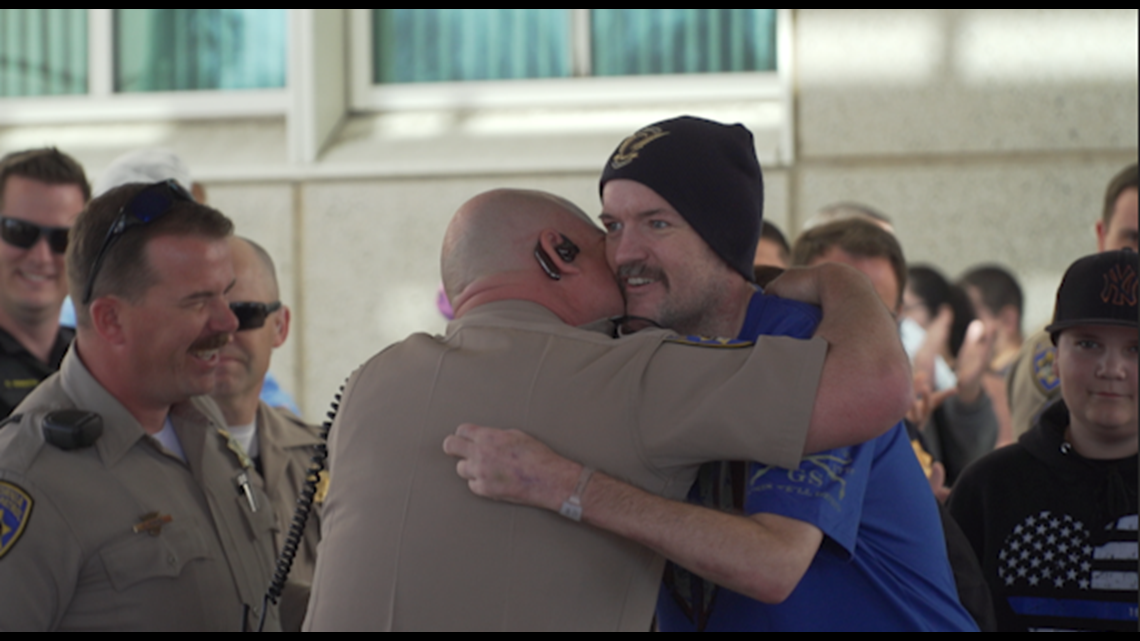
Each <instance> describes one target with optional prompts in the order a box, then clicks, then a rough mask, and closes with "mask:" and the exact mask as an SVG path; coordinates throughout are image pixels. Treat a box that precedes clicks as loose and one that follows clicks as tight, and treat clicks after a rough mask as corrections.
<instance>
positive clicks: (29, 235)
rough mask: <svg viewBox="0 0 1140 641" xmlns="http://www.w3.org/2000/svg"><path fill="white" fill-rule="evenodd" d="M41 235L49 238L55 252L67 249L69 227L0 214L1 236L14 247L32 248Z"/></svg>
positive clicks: (59, 252) (58, 252)
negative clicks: (36, 222) (42, 223)
mask: <svg viewBox="0 0 1140 641" xmlns="http://www.w3.org/2000/svg"><path fill="white" fill-rule="evenodd" d="M41 236H42V237H44V238H46V239H47V243H48V247H50V248H51V250H52V252H53V253H56V254H62V253H64V252H65V251H67V227H44V226H43V225H37V224H35V223H30V222H28V221H26V220H20V219H19V218H8V217H7V216H0V238H3V239H4V242H6V243H8V244H9V245H11V246H13V247H19V248H20V249H31V248H32V246H34V245H35V244H36V243H37V242H39V240H40V237H41Z"/></svg>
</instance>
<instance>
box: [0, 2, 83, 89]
mask: <svg viewBox="0 0 1140 641" xmlns="http://www.w3.org/2000/svg"><path fill="white" fill-rule="evenodd" d="M83 93H87V10H86V9H0V98H15V97H25V96H59V95H67V94H83Z"/></svg>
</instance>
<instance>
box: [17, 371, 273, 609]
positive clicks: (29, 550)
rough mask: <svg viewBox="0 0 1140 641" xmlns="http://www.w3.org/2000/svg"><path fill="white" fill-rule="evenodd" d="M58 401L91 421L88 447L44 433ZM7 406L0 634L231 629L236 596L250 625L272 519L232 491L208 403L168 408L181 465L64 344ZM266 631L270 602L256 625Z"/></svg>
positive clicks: (235, 487) (218, 422)
mask: <svg viewBox="0 0 1140 641" xmlns="http://www.w3.org/2000/svg"><path fill="white" fill-rule="evenodd" d="M69 408H82V409H85V410H89V411H92V412H96V413H98V414H99V415H101V416H102V419H103V429H104V431H103V435H102V437H101V438H100V439H99V440H98V441H97V442H96V443H95V444H94V445H93V446H91V447H89V448H86V449H80V450H72V451H64V450H61V449H59V448H57V447H55V446H53V445H50V444H47V443H45V442H44V438H43V435H42V431H41V425H42V420H43V417H44V415H45V414H47V413H48V412H50V411H52V410H56V409H69ZM16 414H21V415H22V418H21V419H20V420H19V421H18V422H15V421H14V422H13V423H10V424H8V425H7V426H5V427H4V428H2V429H0V517H3V521H2V522H3V523H4V527H3V530H2V531H0V534H2V535H3V536H0V542H3V548H2V549H0V629H3V630H6V631H7V630H10V631H17V630H66V631H70V630H90V631H142V630H145V631H154V630H179V631H187V630H189V631H198V630H201V631H215V630H216V631H226V630H229V631H237V630H240V629H241V627H242V606H243V604H245V605H249V606H251V608H252V609H253V612H252V613H251V614H250V625H251V626H256V625H257V618H258V615H259V613H260V610H261V604H262V596H263V595H264V593H265V589H266V587H267V586H268V583H269V579H270V575H271V573H272V569H273V565H272V564H273V549H272V545H273V543H272V536H273V530H274V529H275V527H276V524H275V523H274V520H273V511H272V509H271V508H270V506H269V503H268V498H267V497H266V496H265V495H264V494H262V493H260V491H258V490H256V489H255V490H253V497H254V500H255V502H257V504H258V509H257V510H256V511H254V510H251V508H250V506H249V499H248V497H247V496H246V495H243V494H241V493H239V483H240V481H241V475H242V474H244V473H245V470H243V468H242V466H241V464H240V458H239V456H238V455H237V454H235V453H234V451H233V450H231V449H230V441H229V440H228V439H227V438H225V437H224V436H223V435H222V434H220V433H219V431H218V428H219V426H222V425H224V422H223V421H222V418H221V415H220V413H219V412H218V410H217V407H216V406H215V405H214V404H213V402H212V401H210V400H209V399H205V398H196V399H191V400H190V401H189V402H187V403H183V404H181V405H176V406H175V407H174V408H173V409H172V411H171V414H170V419H171V421H172V423H173V425H174V428H175V431H176V432H177V434H178V438H179V440H180V441H181V445H182V448H183V450H184V451H185V455H186V459H187V461H188V462H189V463H188V464H187V463H183V462H182V461H181V460H179V459H178V458H176V457H175V456H173V455H170V454H168V453H166V452H165V451H164V450H163V449H162V447H161V446H160V445H159V444H158V442H157V441H155V440H154V439H153V438H151V437H149V436H147V435H146V433H145V432H144V431H143V429H142V427H141V426H140V425H139V424H138V422H137V421H136V420H135V419H134V417H133V416H131V414H130V413H129V412H128V411H127V410H126V408H124V407H123V406H122V405H121V404H120V403H119V402H118V401H117V400H116V399H115V398H114V397H113V396H112V395H111V394H110V393H109V392H107V391H106V390H105V389H104V388H103V387H102V386H101V385H100V384H99V383H98V382H97V381H96V380H95V379H94V378H93V377H92V376H91V374H90V373H89V372H88V371H87V369H86V368H85V367H84V365H83V363H82V362H81V361H80V359H79V358H78V357H77V355H76V352H75V350H74V349H72V350H71V351H70V352H69V353H68V355H67V356H66V357H65V358H64V360H63V365H62V366H61V369H60V372H59V373H58V374H54V375H52V376H51V377H50V378H48V379H47V380H46V381H44V383H43V384H42V385H41V386H40V387H39V388H37V389H36V391H35V392H33V393H32V394H31V395H30V396H29V397H28V398H27V399H26V400H25V401H24V402H23V403H22V404H21V405H20V406H19V407H18V408H17V409H16ZM234 447H237V446H236V444H234ZM239 449H240V448H239ZM167 519H168V520H167ZM13 524H14V525H15V527H14V528H13ZM136 530H137V531H136ZM277 628H278V624H277V615H276V609H275V608H273V609H272V610H271V612H270V614H269V617H268V624H267V629H277Z"/></svg>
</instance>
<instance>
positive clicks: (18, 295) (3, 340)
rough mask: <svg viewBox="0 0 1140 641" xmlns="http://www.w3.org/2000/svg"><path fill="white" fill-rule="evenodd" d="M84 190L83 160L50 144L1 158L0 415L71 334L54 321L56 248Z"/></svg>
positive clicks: (45, 370)
mask: <svg viewBox="0 0 1140 641" xmlns="http://www.w3.org/2000/svg"><path fill="white" fill-rule="evenodd" d="M90 197H91V188H90V187H89V186H88V184H87V177H86V175H85V174H84V173H83V167H81V166H80V165H79V163H77V162H75V160H74V159H72V158H71V157H70V156H68V155H67V154H64V153H62V152H60V151H59V150H57V149H33V150H28V151H20V152H15V153H11V154H8V155H7V156H5V157H4V158H3V159H0V241H2V242H0V418H2V417H4V416H7V415H8V414H9V413H11V411H12V409H14V408H15V407H16V406H17V405H19V404H20V401H22V400H23V399H24V397H25V396H27V395H28V394H29V393H31V391H32V389H34V388H35V386H36V385H38V384H39V383H40V381H42V380H43V379H45V378H47V377H48V375H50V374H51V373H52V372H54V371H56V370H57V369H59V364H60V361H62V360H63V354H64V352H65V351H66V350H67V346H68V345H70V344H71V339H72V338H74V336H75V332H74V331H72V330H71V328H67V327H60V324H59V310H60V306H61V305H62V304H63V299H64V297H66V296H67V269H66V267H65V265H64V260H63V254H64V251H66V249H67V230H68V229H69V228H70V227H71V225H72V223H74V222H75V217H76V216H78V215H79V212H80V211H82V210H83V205H84V203H86V202H87V200H88V199H89V198H90Z"/></svg>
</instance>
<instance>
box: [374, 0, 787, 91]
mask: <svg viewBox="0 0 1140 641" xmlns="http://www.w3.org/2000/svg"><path fill="white" fill-rule="evenodd" d="M585 12H589V13H588V14H587V13H585ZM576 14H577V15H581V16H586V15H588V17H589V19H588V20H586V21H585V22H584V23H583V24H584V25H586V26H584V27H583V29H586V30H588V31H589V33H588V34H587V35H588V38H578V37H575V34H574V32H573V25H574V23H575V20H574V18H575V15H576ZM372 29H373V76H374V77H373V82H375V83H378V84H388V83H418V82H447V81H468V80H509V79H527V78H564V77H569V76H571V75H575V68H574V62H575V61H576V60H577V61H580V60H582V59H586V60H589V61H590V63H589V64H588V65H585V66H584V67H582V66H581V65H580V69H579V72H578V73H579V75H582V72H584V71H586V70H587V69H588V70H589V71H588V72H587V73H585V75H593V76H632V75H655V74H693V73H725V72H750V71H775V69H776V9H377V10H374V11H373V25H372ZM576 43H581V44H580V46H582V47H584V48H587V47H588V49H589V51H575V49H574V47H575V44H576ZM587 43H588V44H587Z"/></svg>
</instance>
